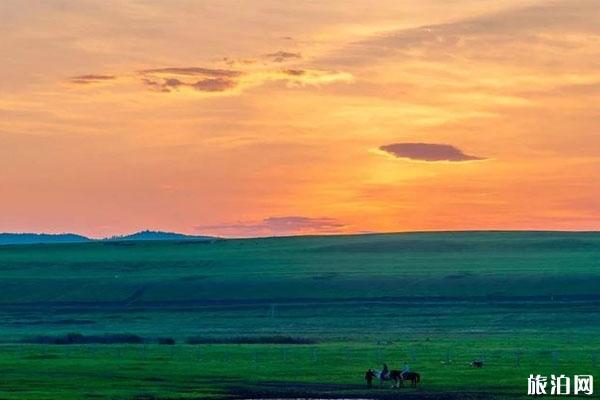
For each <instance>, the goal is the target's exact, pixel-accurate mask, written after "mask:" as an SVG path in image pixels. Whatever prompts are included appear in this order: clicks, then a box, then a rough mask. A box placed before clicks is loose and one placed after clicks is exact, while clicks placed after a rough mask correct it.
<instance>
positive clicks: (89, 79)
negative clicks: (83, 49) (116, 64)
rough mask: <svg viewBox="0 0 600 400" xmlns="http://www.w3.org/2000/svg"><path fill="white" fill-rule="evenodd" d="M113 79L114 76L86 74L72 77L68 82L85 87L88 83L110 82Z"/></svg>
mask: <svg viewBox="0 0 600 400" xmlns="http://www.w3.org/2000/svg"><path fill="white" fill-rule="evenodd" d="M115 78H116V77H115V76H114V75H99V74H86V75H77V76H72V77H70V78H69V82H71V83H76V84H79V85H87V84H90V83H97V82H103V81H110V80H113V79H115Z"/></svg>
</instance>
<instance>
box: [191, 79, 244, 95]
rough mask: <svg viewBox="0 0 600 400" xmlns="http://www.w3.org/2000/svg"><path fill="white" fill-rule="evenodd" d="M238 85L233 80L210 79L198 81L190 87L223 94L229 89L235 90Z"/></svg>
mask: <svg viewBox="0 0 600 400" xmlns="http://www.w3.org/2000/svg"><path fill="white" fill-rule="evenodd" d="M236 85H237V83H236V82H235V81H233V80H231V79H223V78H208V79H202V80H200V81H197V82H195V83H193V84H191V85H190V86H191V87H193V88H194V89H196V90H200V91H202V92H222V91H224V90H227V89H233V88H234V87H235V86H236Z"/></svg>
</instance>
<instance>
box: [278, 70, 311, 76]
mask: <svg viewBox="0 0 600 400" xmlns="http://www.w3.org/2000/svg"><path fill="white" fill-rule="evenodd" d="M283 73H284V74H286V75H292V76H302V75H304V74H306V71H305V70H303V69H286V70H284V71H283Z"/></svg>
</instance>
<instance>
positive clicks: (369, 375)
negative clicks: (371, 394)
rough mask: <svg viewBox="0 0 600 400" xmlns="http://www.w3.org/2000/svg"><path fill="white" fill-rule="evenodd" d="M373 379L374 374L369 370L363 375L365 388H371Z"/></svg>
mask: <svg viewBox="0 0 600 400" xmlns="http://www.w3.org/2000/svg"><path fill="white" fill-rule="evenodd" d="M373 378H375V372H373V370H372V369H371V368H369V370H368V371H367V372H366V373H365V380H366V381H367V387H373Z"/></svg>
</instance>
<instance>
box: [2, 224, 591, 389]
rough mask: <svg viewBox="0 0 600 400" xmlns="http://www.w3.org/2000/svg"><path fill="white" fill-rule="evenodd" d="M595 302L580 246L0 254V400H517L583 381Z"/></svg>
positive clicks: (493, 241)
mask: <svg viewBox="0 0 600 400" xmlns="http://www.w3.org/2000/svg"><path fill="white" fill-rule="evenodd" d="M599 289H600V234H598V233H585V232H582V233H564V232H446V233H406V234H377V235H355V236H313V237H286V238H265V239H243V240H213V241H198V242H194V241H192V242H189V241H180V242H179V241H156V242H134V241H132V242H126V241H125V242H110V241H107V242H94V243H80V244H51V245H42V244H39V245H7V246H1V247H0V321H1V323H2V330H1V332H0V341H1V342H2V343H1V344H0V398H2V399H57V398H61V399H84V398H99V399H189V398H274V397H280V398H297V397H318V398H352V397H362V398H365V397H367V398H397V397H398V396H399V395H401V396H403V397H405V398H513V397H521V396H525V395H526V393H527V377H528V376H529V374H538V373H539V374H542V375H544V374H546V375H550V374H553V373H554V374H566V375H571V376H572V375H574V374H594V373H595V374H596V375H597V376H598V373H599V372H600V367H599V366H598V363H599V362H600V361H599V360H598V355H599V354H600V339H599V338H600V335H599V333H600V308H599V305H600V292H599ZM55 343H63V344H55ZM64 343H69V344H64ZM159 343H162V344H159ZM173 343H174V344H173ZM475 359H481V360H484V367H483V368H481V369H477V368H473V367H471V366H470V365H469V362H470V361H472V360H475ZM405 361H406V362H409V364H410V365H411V368H412V370H414V371H417V372H419V373H421V375H422V382H421V383H420V385H419V387H418V388H417V389H410V388H402V389H390V388H389V384H386V385H384V386H382V387H380V386H379V385H376V387H375V388H373V389H367V388H366V387H365V385H364V381H363V375H364V371H365V370H366V369H367V368H369V367H372V368H380V367H381V364H382V363H384V362H386V363H388V364H389V365H390V367H392V368H399V367H400V366H401V365H402V363H403V362H405Z"/></svg>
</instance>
